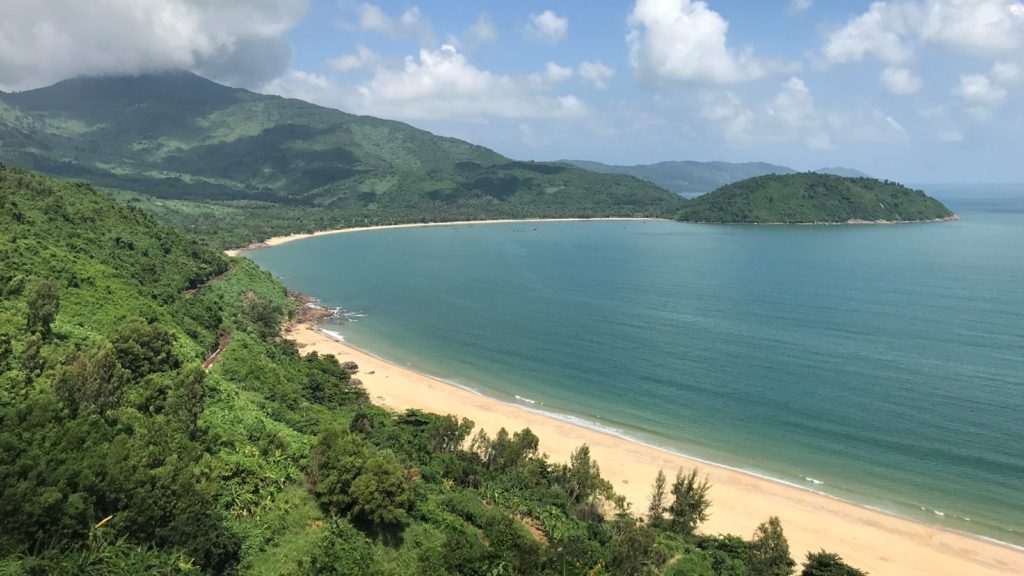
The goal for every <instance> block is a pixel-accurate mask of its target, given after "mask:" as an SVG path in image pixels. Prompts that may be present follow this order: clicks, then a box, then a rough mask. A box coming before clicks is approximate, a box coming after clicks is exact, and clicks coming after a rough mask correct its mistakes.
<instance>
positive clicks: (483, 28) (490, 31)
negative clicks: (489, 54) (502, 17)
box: [469, 12, 498, 44]
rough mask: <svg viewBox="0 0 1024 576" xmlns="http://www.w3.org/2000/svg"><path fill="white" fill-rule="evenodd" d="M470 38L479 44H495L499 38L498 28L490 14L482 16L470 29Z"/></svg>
mask: <svg viewBox="0 0 1024 576" xmlns="http://www.w3.org/2000/svg"><path fill="white" fill-rule="evenodd" d="M469 37H470V39H471V40H473V41H474V42H476V43H477V44H486V43H488V42H494V41H495V40H496V39H497V38H498V27H497V26H495V25H494V20H491V15H490V14H488V13H487V12H482V13H481V14H480V16H479V17H478V18H477V19H476V22H474V23H473V25H472V26H470V27H469Z"/></svg>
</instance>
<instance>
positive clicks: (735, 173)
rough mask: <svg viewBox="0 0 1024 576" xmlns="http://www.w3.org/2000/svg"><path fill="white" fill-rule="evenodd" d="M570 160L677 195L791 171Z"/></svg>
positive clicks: (754, 165) (758, 165)
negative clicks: (634, 178) (659, 187)
mask: <svg viewBox="0 0 1024 576" xmlns="http://www.w3.org/2000/svg"><path fill="white" fill-rule="evenodd" d="M568 162H569V163H571V164H573V165H575V166H579V167H580V168H586V169H587V170H592V171H594V172H601V173H605V174H628V175H630V176H635V177H637V178H640V179H642V180H647V181H648V182H652V183H654V184H657V185H658V186H661V187H662V188H664V189H666V190H669V191H672V192H675V193H676V194H679V195H680V196H687V197H690V196H699V195H701V194H705V193H707V192H711V191H712V190H714V189H715V188H718V187H720V186H724V185H726V184H731V183H733V182H737V181H739V180H743V179H745V178H752V177H754V176H763V175H765V174H792V173H793V172H796V170H793V169H792V168H787V167H785V166H777V165H775V164H768V163H765V162H743V163H738V164H737V163H731V162H695V161H692V160H687V161H681V162H675V161H673V162H658V163H657V164H639V165H636V166H614V165H610V164H602V163H600V162H591V161H588V160H569V161H568Z"/></svg>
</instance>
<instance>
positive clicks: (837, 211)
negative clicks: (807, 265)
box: [677, 172, 957, 224]
mask: <svg viewBox="0 0 1024 576" xmlns="http://www.w3.org/2000/svg"><path fill="white" fill-rule="evenodd" d="M956 217H957V216H956V214H954V213H953V212H952V211H951V210H950V209H949V208H947V207H946V206H944V205H943V204H942V203H941V202H939V201H938V200H936V199H934V198H932V197H930V196H928V195H927V194H925V193H924V192H922V191H920V190H914V189H912V188H908V187H906V186H904V185H902V184H899V183H896V182H890V181H887V180H877V179H875V178H848V177H843V176H837V175H833V174H820V173H817V172H801V173H798V174H769V175H765V176H756V177H754V178H747V179H746V180H741V181H739V182H734V183H732V184H728V185H726V186H722V187H721V188H718V189H717V190H715V191H714V192H709V193H708V194H705V195H703V196H700V197H699V198H695V199H693V200H691V201H689V202H687V204H686V205H685V206H684V207H683V208H682V209H681V210H680V212H679V213H678V215H677V219H678V220H681V221H684V222H704V223H716V224H865V223H879V224H881V223H896V222H926V221H941V220H953V219H956Z"/></svg>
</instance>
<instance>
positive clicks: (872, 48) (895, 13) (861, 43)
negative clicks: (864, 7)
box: [822, 2, 913, 64]
mask: <svg viewBox="0 0 1024 576" xmlns="http://www.w3.org/2000/svg"><path fill="white" fill-rule="evenodd" d="M912 14H913V6H912V5H910V4H889V3H886V2H875V3H873V4H872V5H871V7H870V8H868V11H867V12H865V13H864V14H861V15H860V16H857V17H856V18H854V19H852V20H850V21H849V22H847V23H846V25H845V26H843V27H842V28H840V29H839V30H836V31H835V32H833V33H831V34H830V35H829V36H828V38H827V40H826V42H825V47H824V48H823V49H822V55H823V56H824V57H825V60H826V61H827V62H829V63H832V64H841V63H845V62H859V61H860V60H863V59H864V58H865V57H866V56H873V57H875V58H877V59H878V60H881V61H882V62H887V63H890V64H898V63H901V62H905V61H906V60H908V59H910V56H911V54H912V50H911V48H910V46H909V45H908V44H907V40H906V38H905V37H906V36H907V34H908V33H909V32H910V30H911V28H912V20H913V16H912Z"/></svg>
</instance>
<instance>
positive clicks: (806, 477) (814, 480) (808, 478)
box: [804, 476, 825, 486]
mask: <svg viewBox="0 0 1024 576" xmlns="http://www.w3.org/2000/svg"><path fill="white" fill-rule="evenodd" d="M804 480H807V481H808V482H810V483H811V484H814V485H815V486H821V485H822V484H824V483H825V482H823V481H821V480H818V479H817V478H811V477H810V476H804Z"/></svg>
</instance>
